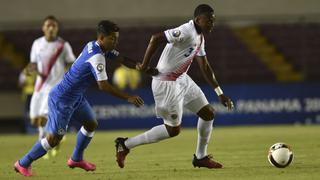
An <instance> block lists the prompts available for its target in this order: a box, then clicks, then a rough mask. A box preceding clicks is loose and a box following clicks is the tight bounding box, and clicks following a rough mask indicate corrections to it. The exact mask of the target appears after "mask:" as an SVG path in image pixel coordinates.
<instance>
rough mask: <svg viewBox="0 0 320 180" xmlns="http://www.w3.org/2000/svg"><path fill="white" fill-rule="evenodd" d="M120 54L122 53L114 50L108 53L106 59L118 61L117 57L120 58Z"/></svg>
mask: <svg viewBox="0 0 320 180" xmlns="http://www.w3.org/2000/svg"><path fill="white" fill-rule="evenodd" d="M119 54H120V53H119V52H118V51H117V50H112V51H109V52H108V53H106V55H105V57H106V59H111V60H114V59H117V57H119Z"/></svg>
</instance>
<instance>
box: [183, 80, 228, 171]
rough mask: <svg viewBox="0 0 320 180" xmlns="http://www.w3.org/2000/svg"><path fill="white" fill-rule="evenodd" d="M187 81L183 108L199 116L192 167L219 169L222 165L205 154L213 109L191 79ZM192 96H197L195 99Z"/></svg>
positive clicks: (212, 119)
mask: <svg viewBox="0 0 320 180" xmlns="http://www.w3.org/2000/svg"><path fill="white" fill-rule="evenodd" d="M188 81H189V83H188V92H187V94H186V96H185V103H186V104H185V107H186V108H188V109H189V110H190V111H191V112H194V113H196V114H197V115H198V116H199V118H198V124H197V130H198V141H197V149H196V154H195V155H194V159H193V165H194V166H198V167H208V168H221V167H222V165H221V164H219V163H217V162H215V161H213V160H212V159H211V155H208V154H207V147H208V143H209V141H210V138H211V132H212V125H213V121H214V115H215V111H214V108H213V107H212V106H211V105H210V104H209V103H208V100H207V99H206V97H205V95H204V94H203V92H202V90H201V89H200V88H199V86H197V85H196V84H195V83H194V82H193V80H192V79H191V78H189V79H188ZM194 95H197V96H196V97H195V96H194Z"/></svg>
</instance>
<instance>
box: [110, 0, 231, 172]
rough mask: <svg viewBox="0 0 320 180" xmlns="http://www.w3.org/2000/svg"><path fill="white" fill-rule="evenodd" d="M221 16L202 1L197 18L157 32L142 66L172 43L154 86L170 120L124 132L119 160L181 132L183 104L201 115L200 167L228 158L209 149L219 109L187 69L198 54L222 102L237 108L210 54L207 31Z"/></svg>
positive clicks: (160, 113) (159, 113)
mask: <svg viewBox="0 0 320 180" xmlns="http://www.w3.org/2000/svg"><path fill="white" fill-rule="evenodd" d="M214 21H215V15H214V11H213V9H212V8H211V7H210V6H209V5H206V4H201V5H199V6H198V7H197V8H196V9H195V11H194V19H193V20H190V21H189V22H187V23H185V24H183V25H181V26H179V27H177V28H174V29H169V30H166V31H164V32H161V33H158V34H155V35H153V36H152V38H151V40H150V42H149V45H148V48H147V50H146V53H145V56H144V59H143V63H142V64H139V65H137V69H138V70H142V71H143V70H144V69H145V68H146V67H148V65H149V62H150V60H151V57H152V55H153V54H154V52H155V51H156V49H157V48H158V47H159V45H160V44H161V43H167V45H166V47H165V48H164V50H163V52H162V54H161V57H160V60H159V62H158V65H157V69H158V71H159V74H158V75H157V76H154V77H153V81H152V91H153V96H154V100H155V106H156V107H155V108H156V114H157V116H158V117H161V118H162V119H163V121H164V124H162V125H159V126H155V127H153V128H152V129H150V130H148V131H146V132H144V133H142V134H140V135H137V136H135V137H132V138H122V137H119V138H117V139H116V140H115V143H116V158H117V159H116V160H117V163H118V165H119V167H121V168H123V167H124V165H125V164H124V162H125V158H126V156H127V155H128V153H129V152H130V149H132V148H134V147H136V146H139V145H143V144H150V143H155V142H158V141H161V140H164V139H167V138H170V137H174V136H177V135H178V134H179V133H180V124H181V120H182V111H183V106H184V107H186V108H188V109H189V110H190V111H191V112H193V113H195V114H197V115H198V116H199V119H198V125H197V129H198V143H197V149H196V154H195V155H194V157H193V161H192V164H193V166H194V167H206V168H222V164H220V163H218V162H216V161H214V160H213V158H212V155H208V154H207V145H208V143H209V140H210V136H211V131H212V125H213V120H214V109H213V107H212V106H211V105H210V104H209V103H208V101H207V99H206V97H205V95H204V93H203V92H202V90H201V89H200V88H199V87H198V86H197V85H196V84H195V82H194V81H193V80H192V79H191V78H190V77H189V76H188V75H187V74H186V73H187V70H188V68H189V66H190V65H191V63H192V61H193V60H194V59H195V60H196V61H197V62H198V64H199V66H200V69H201V72H202V74H203V76H204V78H205V79H206V81H207V82H208V84H209V85H210V86H211V87H212V88H213V89H214V90H215V92H216V94H217V95H218V97H219V100H220V102H221V103H222V104H223V105H224V106H226V107H227V108H228V109H229V110H232V109H233V103H232V101H231V99H230V98H228V97H227V96H225V95H224V94H223V92H222V90H221V88H220V87H219V84H218V82H217V80H216V78H215V76H214V74H213V71H212V68H211V66H210V64H209V62H208V60H207V58H206V52H205V48H204V37H203V33H207V32H211V31H212V29H213V25H214Z"/></svg>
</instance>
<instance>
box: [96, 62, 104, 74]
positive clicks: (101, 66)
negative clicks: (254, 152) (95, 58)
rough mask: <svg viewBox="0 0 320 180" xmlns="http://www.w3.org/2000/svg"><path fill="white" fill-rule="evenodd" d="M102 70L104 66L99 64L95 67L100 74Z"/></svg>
mask: <svg viewBox="0 0 320 180" xmlns="http://www.w3.org/2000/svg"><path fill="white" fill-rule="evenodd" d="M103 69H104V65H103V64H101V63H99V64H98V65H97V70H98V71H99V72H102V71H103Z"/></svg>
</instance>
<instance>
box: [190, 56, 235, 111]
mask: <svg viewBox="0 0 320 180" xmlns="http://www.w3.org/2000/svg"><path fill="white" fill-rule="evenodd" d="M195 59H196V61H197V62H198V64H199V67H200V70H201V73H202V75H203V77H204V78H205V80H206V81H207V82H208V84H209V85H210V86H211V87H212V88H213V89H214V91H215V92H216V94H217V96H218V97H219V100H220V102H221V103H222V104H223V105H224V106H226V107H227V108H228V110H232V109H233V107H234V105H233V102H232V100H231V99H230V98H229V97H228V96H226V95H224V94H223V91H222V89H221V88H220V86H219V83H218V81H217V79H216V77H215V75H214V72H213V70H212V68H211V66H210V64H209V62H208V59H207V56H195Z"/></svg>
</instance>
